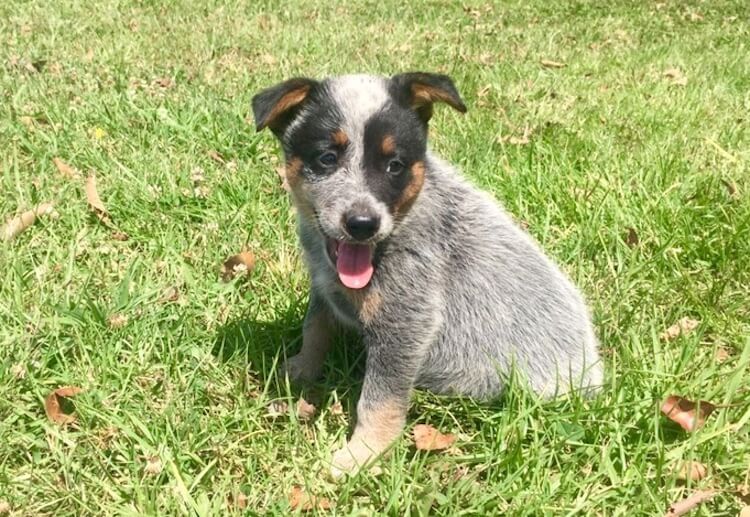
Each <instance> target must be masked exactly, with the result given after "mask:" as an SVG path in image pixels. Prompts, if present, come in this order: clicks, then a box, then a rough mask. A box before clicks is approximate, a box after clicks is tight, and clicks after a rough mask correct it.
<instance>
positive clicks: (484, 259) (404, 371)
mask: <svg viewBox="0 0 750 517" xmlns="http://www.w3.org/2000/svg"><path fill="white" fill-rule="evenodd" d="M321 84H322V85H323V87H322V89H323V90H324V91H325V92H326V95H324V96H323V98H328V99H329V100H330V103H331V106H330V109H331V110H333V111H336V112H337V113H338V114H339V116H340V117H341V121H342V123H341V126H343V129H344V131H346V133H347V134H348V135H349V137H350V144H349V145H350V146H352V147H351V148H350V156H353V157H356V158H354V159H351V160H348V161H346V162H343V163H342V164H341V167H339V168H338V169H337V170H336V172H335V173H334V174H331V175H330V176H328V177H326V178H324V179H321V180H320V181H313V182H306V181H303V182H302V184H301V185H300V186H299V187H298V189H297V193H296V197H295V199H296V200H297V201H299V199H300V198H304V200H305V203H307V204H308V205H310V206H312V207H313V211H314V214H315V216H314V217H310V216H309V215H306V211H305V210H298V214H299V217H298V229H299V236H300V240H301V243H302V247H303V250H304V256H305V259H306V262H307V265H308V267H309V270H310V274H311V279H312V282H311V283H312V294H311V303H310V308H309V311H308V316H307V321H306V326H305V327H306V329H307V328H308V327H309V328H314V327H315V326H314V321H315V320H316V318H317V319H320V317H321V315H323V316H325V318H326V319H331V317H332V318H333V319H335V320H337V321H338V322H339V323H340V324H342V325H345V326H349V327H353V328H356V329H357V330H359V332H360V333H361V335H362V338H363V340H364V344H365V347H366V351H367V359H366V369H365V379H364V385H363V390H362V395H361V399H360V402H359V406H358V413H359V414H360V415H363V414H364V415H366V414H368V413H374V412H376V411H377V410H378V407H380V405H382V404H385V403H386V402H387V403H389V404H391V405H393V404H394V402H395V404H396V405H397V406H398V407H401V408H402V411H403V414H404V415H405V411H406V407H407V405H408V400H409V394H410V392H411V389H412V388H413V387H415V386H419V387H424V388H427V389H429V390H432V391H434V392H437V393H449V394H461V395H469V396H473V397H477V398H490V397H494V396H496V395H498V394H500V393H502V390H503V386H504V379H505V377H506V376H507V375H508V374H509V372H510V371H511V369H513V370H514V371H515V372H516V373H517V374H519V376H520V378H523V379H525V381H526V382H528V384H529V386H530V387H531V388H532V389H533V390H534V391H535V392H537V393H538V394H540V395H543V396H553V395H555V394H561V393H564V392H567V391H568V390H569V389H571V388H574V389H585V390H586V391H594V390H596V389H597V388H598V387H599V386H601V384H602V382H603V369H602V364H601V361H600V358H599V354H598V351H597V340H596V338H595V335H594V332H593V329H592V324H591V320H590V316H589V313H588V310H587V308H586V305H585V304H584V302H583V300H582V297H581V295H580V294H579V292H578V290H577V289H576V288H575V287H574V286H573V285H572V283H571V282H570V281H569V280H568V279H567V278H566V277H565V275H564V274H563V273H562V272H561V271H560V269H559V268H558V267H557V266H556V265H555V264H554V263H553V262H552V261H551V260H550V259H549V258H547V256H546V255H545V254H544V253H543V252H542V250H541V249H540V247H539V246H538V245H537V243H536V242H535V241H534V240H533V239H532V238H531V237H530V236H529V235H528V234H527V233H526V232H524V231H523V230H521V229H520V228H519V227H518V226H517V225H516V224H514V222H513V221H512V219H511V218H510V217H509V216H508V215H507V214H506V213H505V211H504V210H503V209H502V208H501V207H500V205H499V203H498V202H497V201H496V200H495V199H493V198H492V197H490V196H489V195H487V194H485V193H483V192H481V191H479V190H478V189H477V188H475V187H474V186H472V185H471V184H470V183H468V182H467V181H466V180H464V179H463V178H462V177H461V175H460V174H459V173H458V172H457V171H456V170H455V169H454V168H453V167H451V166H450V165H449V164H447V163H446V162H444V161H442V160H440V159H439V158H437V157H435V156H434V155H433V154H432V153H431V152H429V151H428V152H427V154H426V155H425V156H424V158H423V162H424V171H425V174H424V184H423V186H422V189H421V192H420V193H419V195H418V196H417V198H416V201H415V202H414V204H413V205H412V206H411V209H410V210H409V211H408V212H407V213H406V214H405V215H394V214H393V213H391V212H389V210H388V207H387V206H386V205H385V204H384V203H382V202H380V201H379V200H377V199H375V197H374V196H373V195H372V194H371V193H370V192H369V191H368V189H367V188H366V184H365V181H364V179H363V178H364V177H365V174H367V172H366V171H365V170H364V167H362V166H360V161H361V160H360V158H361V156H362V146H363V137H362V134H363V127H364V126H365V124H366V122H367V121H368V119H369V118H370V117H372V116H373V114H375V113H376V112H378V111H379V110H382V109H383V106H388V105H389V103H392V102H394V101H393V99H392V98H391V97H390V95H389V90H388V80H387V79H383V78H378V77H369V76H345V77H341V78H334V79H329V80H327V81H326V82H325V83H321ZM319 98H320V96H319ZM318 102H320V101H318ZM318 107H320V106H318ZM312 109H313V107H310V106H304V105H303V108H302V109H301V110H300V111H299V114H298V116H297V118H296V119H294V120H292V121H291V123H290V124H289V125H288V127H287V128H286V129H285V131H283V132H280V133H279V136H280V137H281V141H282V144H283V145H284V149H285V151H287V159H289V158H290V157H291V156H290V153H291V151H290V149H291V147H292V146H291V144H292V143H293V141H294V138H296V134H295V132H296V131H297V128H299V127H300V125H301V124H302V122H303V121H304V120H305V117H308V116H311V115H310V114H311V112H312ZM356 203H359V204H360V205H363V206H367V207H369V208H370V209H371V210H375V211H376V212H377V213H378V214H379V215H380V216H381V217H382V218H383V221H384V223H383V227H382V228H381V230H380V231H379V233H378V235H377V236H375V237H373V239H372V242H377V248H376V249H377V251H376V255H375V256H376V268H375V273H374V275H373V277H372V280H371V281H370V285H369V286H368V287H367V289H369V290H370V291H371V292H377V294H378V296H379V303H378V304H377V311H376V312H375V314H374V316H372V317H369V318H362V317H360V315H359V313H358V308H357V306H356V305H355V304H353V303H352V301H351V300H352V298H351V296H350V295H351V293H349V292H348V291H349V290H348V289H347V288H346V287H344V286H343V285H342V284H341V282H340V281H339V278H338V276H337V272H336V269H335V267H334V265H333V263H332V261H331V259H330V257H329V255H328V253H327V251H326V241H325V238H326V237H329V238H330V237H332V238H336V239H340V238H342V235H341V234H342V230H341V229H340V228H339V226H340V224H341V223H340V221H341V219H342V214H343V213H344V211H345V210H347V209H350V208H351V206H352V205H354V204H356ZM306 332H307V330H306ZM321 336H323V337H322V338H321ZM328 336H329V334H326V333H320V332H319V333H318V335H317V336H315V337H314V338H313V337H310V339H309V340H306V341H305V345H304V346H303V352H305V350H304V349H305V347H307V348H308V353H302V354H300V356H299V357H298V358H297V364H296V368H297V370H298V372H297V373H300V371H304V370H305V369H308V370H309V371H308V372H307V376H312V377H314V376H315V375H317V374H318V373H319V372H320V364H313V363H315V362H316V360H311V359H310V357H313V355H314V354H312V355H311V354H310V353H309V351H310V350H312V349H314V348H315V347H316V346H318V347H321V346H322V344H318V345H316V340H317V341H320V340H321V339H322V340H325V339H327V338H328ZM308 341H309V343H308ZM292 373H293V374H294V372H292ZM297 376H299V377H305V376H306V375H305V374H304V372H303V373H302V374H300V375H297ZM397 420H398V419H397ZM402 424H403V422H401V423H396V424H394V425H396V426H399V425H402ZM356 435H357V432H355V437H356ZM363 435H364V431H363ZM339 454H340V453H339ZM351 454H352V455H353V456H356V455H355V454H354V453H351ZM339 460H340V458H339ZM334 461H335V462H336V461H337V460H336V458H334Z"/></svg>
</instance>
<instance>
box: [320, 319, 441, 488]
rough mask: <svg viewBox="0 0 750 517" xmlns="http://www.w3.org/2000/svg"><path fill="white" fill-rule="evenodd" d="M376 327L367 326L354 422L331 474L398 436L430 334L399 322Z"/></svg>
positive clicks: (348, 469) (351, 468) (352, 466)
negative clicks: (363, 366)
mask: <svg viewBox="0 0 750 517" xmlns="http://www.w3.org/2000/svg"><path fill="white" fill-rule="evenodd" d="M423 329H424V327H423ZM378 330H379V332H373V331H369V332H368V331H367V329H366V330H365V338H364V340H365V346H366V348H367V361H366V367H365V368H366V369H365V380H364V384H363V386H362V394H361V395H360V399H359V402H358V404H357V425H356V427H355V428H354V434H353V435H352V437H351V439H350V440H349V442H348V443H347V444H346V446H345V447H343V448H342V449H340V450H338V451H336V452H335V453H334V455H333V465H332V467H331V473H332V474H333V476H334V477H340V476H341V475H342V474H344V473H346V472H353V471H355V470H357V469H359V468H361V467H363V466H365V465H366V464H367V463H368V462H369V461H370V460H372V459H374V458H375V457H377V456H378V455H379V454H381V453H382V452H383V451H385V450H386V449H387V448H388V446H389V445H390V444H391V443H392V442H393V441H394V440H395V439H396V438H397V437H398V436H399V434H400V433H401V430H402V429H403V427H404V423H405V421H406V411H407V409H408V407H409V396H410V394H411V389H412V387H413V385H414V381H415V379H416V376H417V372H418V369H419V366H420V365H421V363H422V359H423V354H424V350H425V348H426V346H428V344H429V340H430V339H431V338H432V336H431V335H427V334H426V333H425V332H409V331H405V329H404V327H402V326H396V327H391V328H385V329H383V328H380V329H378Z"/></svg>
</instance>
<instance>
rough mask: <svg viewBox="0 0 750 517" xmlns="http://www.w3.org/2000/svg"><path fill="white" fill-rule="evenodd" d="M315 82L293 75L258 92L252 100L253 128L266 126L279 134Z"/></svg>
mask: <svg viewBox="0 0 750 517" xmlns="http://www.w3.org/2000/svg"><path fill="white" fill-rule="evenodd" d="M317 84H318V82H317V81H313V80H312V79H307V78H305V77H295V78H294V79H289V80H287V81H284V82H283V83H280V84H277V85H276V86H271V87H270V88H266V89H265V90H263V91H261V92H259V93H258V94H257V95H255V96H254V97H253V101H252V103H253V116H254V117H255V129H256V130H257V131H261V130H262V129H264V128H266V127H267V128H270V129H271V131H273V132H274V133H275V134H276V135H277V136H280V134H281V133H282V132H283V130H284V128H286V126H287V124H289V122H291V121H292V118H294V115H295V114H296V113H297V110H298V109H299V108H300V107H301V106H302V103H303V102H304V101H305V99H307V96H308V94H309V93H310V90H311V89H312V88H313V87H314V86H316V85H317Z"/></svg>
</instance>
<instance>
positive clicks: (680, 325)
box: [659, 316, 700, 341]
mask: <svg viewBox="0 0 750 517" xmlns="http://www.w3.org/2000/svg"><path fill="white" fill-rule="evenodd" d="M698 325H700V321H698V320H694V319H692V318H688V317H687V316H685V317H683V318H680V319H679V321H677V323H675V324H674V325H672V326H671V327H669V328H668V329H667V330H665V331H664V332H662V333H661V334H659V338H660V339H661V340H662V341H672V340H673V339H676V338H678V337H680V336H687V335H688V334H690V333H691V332H692V331H694V330H695V329H696V328H698Z"/></svg>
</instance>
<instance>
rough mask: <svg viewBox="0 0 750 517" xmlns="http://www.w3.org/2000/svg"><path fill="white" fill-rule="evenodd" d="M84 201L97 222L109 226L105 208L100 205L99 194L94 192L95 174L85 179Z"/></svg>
mask: <svg viewBox="0 0 750 517" xmlns="http://www.w3.org/2000/svg"><path fill="white" fill-rule="evenodd" d="M86 200H87V201H88V202H89V206H90V207H91V209H92V210H93V211H94V213H95V214H96V216H97V217H98V218H99V220H100V221H101V222H103V223H105V224H109V212H107V207H105V206H104V203H102V199H101V198H100V197H99V192H98V191H97V190H96V175H95V174H90V175H89V177H88V178H87V179H86Z"/></svg>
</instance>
